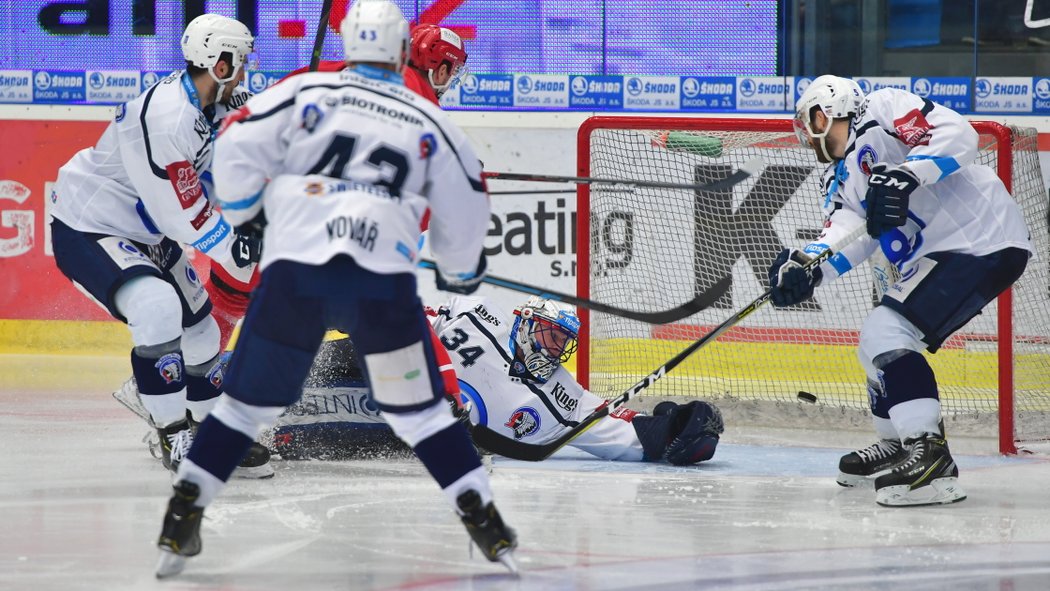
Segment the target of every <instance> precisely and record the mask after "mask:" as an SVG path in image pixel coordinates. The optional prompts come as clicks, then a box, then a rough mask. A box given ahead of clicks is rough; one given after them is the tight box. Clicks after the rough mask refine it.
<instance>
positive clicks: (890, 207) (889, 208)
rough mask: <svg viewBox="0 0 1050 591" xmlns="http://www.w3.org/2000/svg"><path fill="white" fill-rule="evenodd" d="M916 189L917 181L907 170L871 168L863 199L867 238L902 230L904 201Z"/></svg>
mask: <svg viewBox="0 0 1050 591" xmlns="http://www.w3.org/2000/svg"><path fill="white" fill-rule="evenodd" d="M918 188H919V179H918V178H917V177H916V176H915V175H914V174H912V173H911V172H910V171H908V169H906V168H901V167H894V168H890V167H889V166H887V165H886V164H883V163H881V162H880V163H879V164H875V165H873V166H872V167H871V176H870V177H869V178H868V192H867V194H866V195H865V200H866V203H867V208H868V211H867V223H868V235H869V236H871V237H872V238H878V237H879V236H882V234H883V233H884V232H886V231H887V230H892V229H894V228H899V227H901V226H903V225H904V224H905V223H906V222H907V221H908V200H909V198H910V197H911V194H912V191H914V190H915V189H918Z"/></svg>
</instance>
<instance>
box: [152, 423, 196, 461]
mask: <svg viewBox="0 0 1050 591" xmlns="http://www.w3.org/2000/svg"><path fill="white" fill-rule="evenodd" d="M157 436H158V437H159V438H160V461H161V462H163V463H164V467H165V468H167V469H168V470H171V471H172V472H175V471H176V470H178V469H179V462H181V461H182V458H184V457H186V454H188V453H190V446H191V445H193V431H191V430H190V424H189V422H188V421H180V422H178V423H174V424H172V425H168V426H167V427H157Z"/></svg>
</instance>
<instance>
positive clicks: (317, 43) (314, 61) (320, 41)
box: [310, 0, 332, 72]
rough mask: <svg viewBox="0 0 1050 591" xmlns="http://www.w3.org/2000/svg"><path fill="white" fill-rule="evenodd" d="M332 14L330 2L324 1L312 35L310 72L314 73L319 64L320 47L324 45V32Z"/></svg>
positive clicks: (329, 0)
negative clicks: (312, 47) (312, 48)
mask: <svg viewBox="0 0 1050 591" xmlns="http://www.w3.org/2000/svg"><path fill="white" fill-rule="evenodd" d="M331 14H332V0H324V4H323V5H322V6H321V19H320V21H319V22H318V23H317V32H316V33H315V34H314V50H313V53H311V54H310V71H311V72H316V71H317V67H318V66H319V65H320V64H321V47H322V46H323V45H324V35H325V31H327V30H328V19H329V17H330V16H331Z"/></svg>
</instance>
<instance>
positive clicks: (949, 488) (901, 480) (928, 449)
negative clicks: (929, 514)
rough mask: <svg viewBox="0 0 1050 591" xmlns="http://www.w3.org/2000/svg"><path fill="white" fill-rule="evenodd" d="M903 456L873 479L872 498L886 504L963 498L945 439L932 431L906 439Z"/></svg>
mask: <svg viewBox="0 0 1050 591" xmlns="http://www.w3.org/2000/svg"><path fill="white" fill-rule="evenodd" d="M904 446H905V448H906V450H907V452H908V457H907V459H905V460H904V462H902V463H901V464H899V465H897V466H896V467H895V468H893V470H891V471H890V472H889V473H888V474H884V475H882V476H879V477H878V478H876V479H875V502H876V503H878V504H880V505H884V506H887V507H898V506H907V505H938V504H944V503H955V502H958V501H961V500H963V499H965V498H966V493H965V492H963V490H962V488H960V487H959V468H958V467H957V466H956V465H955V460H953V459H952V456H951V453H949V452H948V442H947V441H945V440H944V438H943V437H941V436H940V435H937V434H935V433H926V434H923V435H922V436H921V437H918V438H915V439H906V440H905V441H904Z"/></svg>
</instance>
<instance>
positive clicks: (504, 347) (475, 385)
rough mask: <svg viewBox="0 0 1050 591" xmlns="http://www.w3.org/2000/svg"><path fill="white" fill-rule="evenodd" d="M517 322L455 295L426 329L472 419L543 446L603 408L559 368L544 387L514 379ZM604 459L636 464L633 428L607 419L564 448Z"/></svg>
mask: <svg viewBox="0 0 1050 591" xmlns="http://www.w3.org/2000/svg"><path fill="white" fill-rule="evenodd" d="M516 318H517V317H516V316H513V315H508V314H506V313H504V312H503V311H502V310H501V309H500V308H499V307H498V306H497V305H496V304H494V303H493V302H492V301H491V300H488V299H487V298H482V297H472V296H456V297H453V298H452V299H450V300H449V301H448V302H447V303H446V304H445V305H443V306H441V307H440V308H439V309H438V310H437V314H436V315H435V316H432V317H431V324H432V325H433V327H434V330H435V331H436V332H437V334H438V337H439V338H440V339H441V342H442V344H443V345H444V346H445V348H446V349H447V350H448V354H449V357H450V358H451V359H452V364H453V365H454V366H455V370H456V375H457V377H458V378H459V385H460V390H461V392H462V395H463V397H464V398H466V399H467V400H468V401H469V403H470V406H471V409H470V421H471V422H472V423H473V424H475V425H478V424H480V425H484V426H486V427H488V428H490V429H492V430H494V431H496V432H497V433H499V434H501V435H503V436H505V437H507V438H510V439H515V440H518V441H521V442H522V443H534V444H536V445H542V444H544V443H549V442H551V441H553V440H554V439H556V438H557V437H559V436H561V435H562V434H563V433H564V432H565V431H566V430H567V429H569V428H571V427H574V426H576V425H577V424H578V422H579V421H580V420H581V419H583V418H584V417H586V416H587V415H589V414H590V413H591V412H593V411H594V410H595V409H597V408H598V407H599V406H601V405H602V404H604V403H605V400H603V399H601V398H599V397H598V396H595V395H594V394H591V393H590V392H588V391H587V390H586V389H584V388H583V386H580V384H579V383H577V382H576V380H575V379H574V378H573V377H572V374H570V373H569V372H568V371H567V370H566V369H565V368H564V367H559V368H558V369H557V370H555V372H554V374H553V375H552V376H551V377H550V379H549V380H547V383H545V384H538V383H535V382H533V381H531V380H522V379H519V378H516V377H513V374H514V373H517V374H518V375H520V374H521V372H522V371H523V370H524V366H522V367H519V368H517V370H518V371H517V372H515V371H514V368H513V367H512V366H513V364H515V363H517V364H519V365H521V362H520V361H515V359H514V354H513V351H514V344H513V342H512V339H511V335H512V330H513V327H514V321H515V319H516ZM569 445H570V446H572V447H575V448H577V449H580V450H583V451H585V452H588V453H590V454H593V455H595V456H597V457H599V458H603V459H607V460H625V461H640V460H641V459H642V454H643V452H642V444H641V442H639V441H638V436H637V434H636V433H635V430H634V426H633V425H631V423H629V422H627V421H626V420H623V419H621V418H618V417H617V416H609V417H605V418H603V419H601V420H599V421H598V423H597V424H595V425H594V426H593V427H591V428H590V429H587V430H586V431H584V432H583V433H582V434H581V435H580V436H579V437H577V438H576V439H573V440H572V442H571V443H570V444H569Z"/></svg>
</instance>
